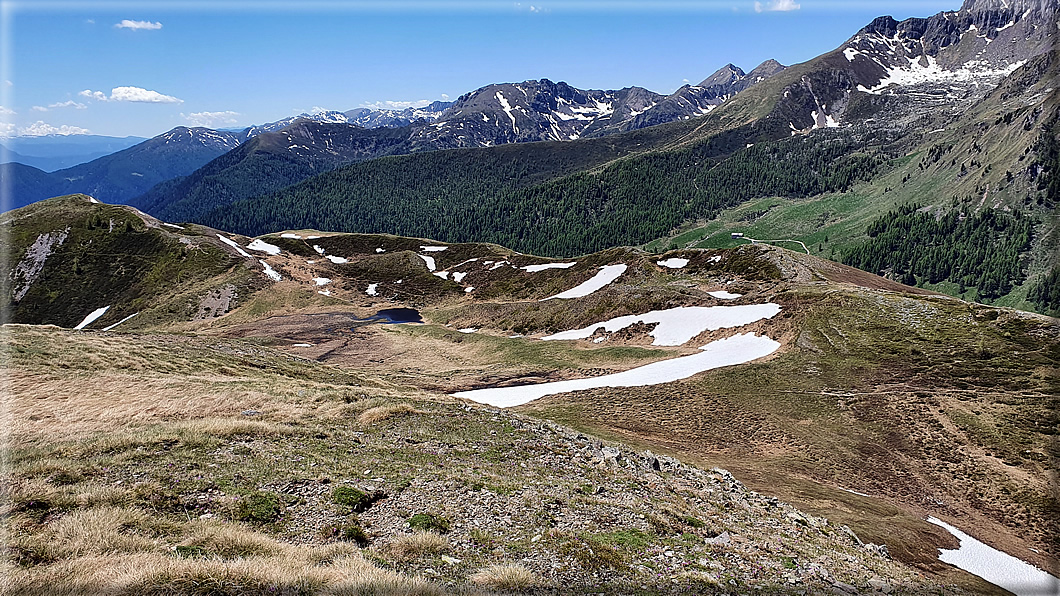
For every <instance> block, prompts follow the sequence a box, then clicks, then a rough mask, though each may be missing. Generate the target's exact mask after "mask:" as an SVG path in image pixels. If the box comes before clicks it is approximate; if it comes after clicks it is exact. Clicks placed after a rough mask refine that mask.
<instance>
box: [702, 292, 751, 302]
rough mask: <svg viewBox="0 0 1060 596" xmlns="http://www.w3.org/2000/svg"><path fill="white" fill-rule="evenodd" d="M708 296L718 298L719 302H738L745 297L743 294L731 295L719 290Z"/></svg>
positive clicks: (709, 293)
mask: <svg viewBox="0 0 1060 596" xmlns="http://www.w3.org/2000/svg"><path fill="white" fill-rule="evenodd" d="M707 294H708V295H710V296H713V297H715V298H717V299H718V300H736V299H737V298H739V297H741V296H743V294H731V293H729V292H726V291H725V290H719V291H717V292H707Z"/></svg>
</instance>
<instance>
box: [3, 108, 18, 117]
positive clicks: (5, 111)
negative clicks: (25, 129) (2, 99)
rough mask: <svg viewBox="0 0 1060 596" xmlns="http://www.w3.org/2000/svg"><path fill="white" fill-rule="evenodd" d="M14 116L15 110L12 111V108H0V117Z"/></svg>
mask: <svg viewBox="0 0 1060 596" xmlns="http://www.w3.org/2000/svg"><path fill="white" fill-rule="evenodd" d="M14 115H15V110H12V109H11V108H5V107H4V106H0V116H14Z"/></svg>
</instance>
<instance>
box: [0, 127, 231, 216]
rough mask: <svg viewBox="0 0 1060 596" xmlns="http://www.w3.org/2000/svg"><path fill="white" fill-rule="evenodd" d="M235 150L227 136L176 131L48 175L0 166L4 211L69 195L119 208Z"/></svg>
mask: <svg viewBox="0 0 1060 596" xmlns="http://www.w3.org/2000/svg"><path fill="white" fill-rule="evenodd" d="M237 146H239V139H238V137H237V136H236V135H234V134H232V133H226V132H220V131H216V130H211V129H208V128H187V127H184V126H178V127H177V128H174V129H173V130H171V131H169V132H166V133H164V134H161V135H159V136H157V137H154V138H153V139H148V140H147V141H144V142H142V143H139V144H137V145H134V146H132V147H129V148H127V149H123V150H121V151H118V152H116V153H111V154H110V155H106V156H103V157H100V158H98V159H94V160H92V161H90V162H87V163H83V164H79V165H76V166H73V167H70V168H65V169H62V170H58V171H55V172H51V173H45V172H42V171H41V170H38V169H36V168H30V167H29V166H19V167H13V166H12V165H11V164H8V165H4V166H2V167H0V180H3V181H4V182H10V183H11V184H12V187H13V191H12V193H11V194H12V196H11V197H10V198H7V197H5V199H7V200H9V201H10V204H6V205H4V208H5V209H11V208H15V207H20V206H22V205H28V204H29V203H32V202H34V201H39V200H41V199H46V198H49V197H54V196H59V195H65V194H72V193H84V194H87V195H90V196H94V197H98V198H99V200H102V201H108V202H113V203H124V202H126V201H128V200H129V199H131V198H133V197H135V196H138V195H140V194H142V193H143V192H144V191H146V190H147V189H149V188H151V187H152V186H154V185H156V184H158V183H159V182H162V181H163V180H168V179H170V178H173V177H175V176H181V175H184V174H187V173H188V172H192V171H195V169H197V168H198V167H200V166H202V165H203V164H205V163H207V162H209V161H210V160H211V159H213V158H215V157H217V156H219V155H223V154H224V153H227V152H228V151H230V150H232V149H234V148H235V147H237Z"/></svg>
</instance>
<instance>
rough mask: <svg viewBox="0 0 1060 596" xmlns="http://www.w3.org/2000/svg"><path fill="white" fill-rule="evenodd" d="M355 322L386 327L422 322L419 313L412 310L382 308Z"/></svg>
mask: <svg viewBox="0 0 1060 596" xmlns="http://www.w3.org/2000/svg"><path fill="white" fill-rule="evenodd" d="M356 320H357V322H359V323H384V324H387V325H390V324H395V323H422V322H423V318H422V317H420V313H419V311H418V310H416V309H414V308H384V309H383V310H381V311H379V312H377V313H375V314H374V315H372V316H370V317H367V318H364V319H356Z"/></svg>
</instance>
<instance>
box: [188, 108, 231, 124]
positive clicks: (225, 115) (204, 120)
mask: <svg viewBox="0 0 1060 596" xmlns="http://www.w3.org/2000/svg"><path fill="white" fill-rule="evenodd" d="M236 116H239V112H233V111H231V110H229V111H224V112H193V113H191V114H183V113H182V114H181V117H182V118H184V119H185V120H187V121H188V122H189V123H191V125H192V126H205V127H207V128H216V127H217V125H219V124H235V123H236V122H237V120H236Z"/></svg>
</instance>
